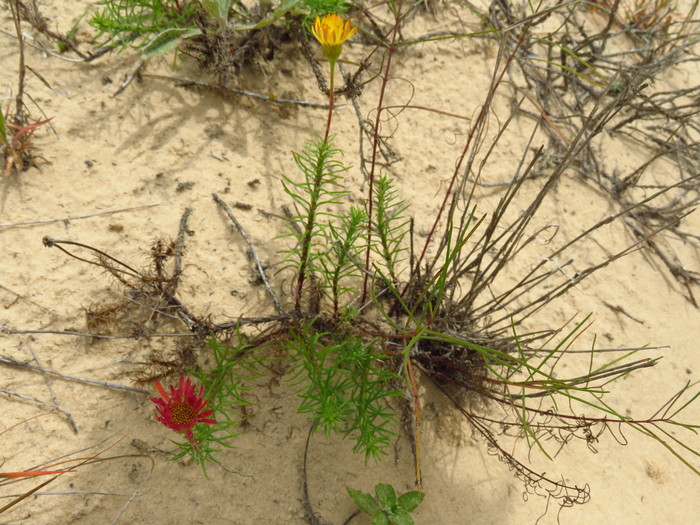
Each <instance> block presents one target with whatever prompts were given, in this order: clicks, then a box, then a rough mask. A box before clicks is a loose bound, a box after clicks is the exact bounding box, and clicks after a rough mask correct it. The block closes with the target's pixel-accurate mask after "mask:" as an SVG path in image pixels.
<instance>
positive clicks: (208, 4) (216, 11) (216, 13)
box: [202, 0, 231, 29]
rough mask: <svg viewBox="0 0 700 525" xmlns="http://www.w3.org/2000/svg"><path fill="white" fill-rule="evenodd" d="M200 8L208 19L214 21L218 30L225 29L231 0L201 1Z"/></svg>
mask: <svg viewBox="0 0 700 525" xmlns="http://www.w3.org/2000/svg"><path fill="white" fill-rule="evenodd" d="M202 7H203V8H204V10H205V11H206V12H207V14H208V15H209V16H210V17H212V18H214V19H216V21H217V22H218V23H219V27H220V28H222V29H223V28H224V27H226V24H228V12H229V11H230V10H231V0H202Z"/></svg>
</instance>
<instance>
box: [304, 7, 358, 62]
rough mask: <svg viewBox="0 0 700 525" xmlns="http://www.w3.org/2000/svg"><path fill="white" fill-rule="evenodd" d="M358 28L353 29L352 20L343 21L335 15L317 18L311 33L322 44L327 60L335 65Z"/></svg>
mask: <svg viewBox="0 0 700 525" xmlns="http://www.w3.org/2000/svg"><path fill="white" fill-rule="evenodd" d="M355 31H357V27H352V24H351V23H350V20H343V19H342V18H341V17H340V16H338V15H336V14H335V13H331V14H329V15H326V16H324V17H323V18H321V17H318V16H317V17H316V20H314V24H313V25H312V26H311V32H312V33H313V35H314V36H315V37H316V40H318V41H319V43H320V44H321V50H322V51H323V54H324V55H326V58H327V59H328V60H330V61H331V62H333V63H335V62H336V60H338V57H339V56H340V53H341V51H342V50H343V43H344V42H345V41H346V40H347V39H348V38H350V37H351V36H352V35H354V34H355Z"/></svg>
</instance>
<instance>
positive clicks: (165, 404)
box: [151, 376, 216, 441]
mask: <svg viewBox="0 0 700 525" xmlns="http://www.w3.org/2000/svg"><path fill="white" fill-rule="evenodd" d="M156 389H157V390H158V393H159V394H160V396H161V397H153V398H151V401H153V402H154V403H155V404H156V410H157V411H158V413H157V414H156V419H157V420H158V421H160V422H161V423H163V424H164V425H165V426H166V427H168V428H171V429H173V430H174V431H176V432H182V433H185V434H186V435H187V439H189V440H190V441H191V440H192V439H193V434H192V429H193V428H194V426H195V425H196V424H197V423H206V424H208V425H213V424H215V423H216V420H215V419H210V418H209V416H211V415H212V414H213V413H214V411H213V410H205V408H206V406H207V402H206V401H204V400H203V399H202V391H203V390H204V387H199V393H195V387H194V385H193V384H192V383H191V382H190V380H189V379H185V377H184V376H180V381H179V383H178V385H177V388H175V387H174V386H172V385H171V386H170V394H168V393H167V392H166V391H165V389H164V388H163V387H162V386H161V384H160V383H159V382H158V381H156Z"/></svg>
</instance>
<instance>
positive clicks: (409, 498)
mask: <svg viewBox="0 0 700 525" xmlns="http://www.w3.org/2000/svg"><path fill="white" fill-rule="evenodd" d="M424 497H425V492H418V491H417V490H413V491H411V492H406V494H402V495H401V496H399V507H401V508H402V509H405V510H407V511H408V512H411V511H412V510H413V509H415V508H416V507H417V506H418V505H420V503H421V501H423V498H424Z"/></svg>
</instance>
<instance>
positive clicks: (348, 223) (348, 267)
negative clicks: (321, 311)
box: [318, 206, 367, 314]
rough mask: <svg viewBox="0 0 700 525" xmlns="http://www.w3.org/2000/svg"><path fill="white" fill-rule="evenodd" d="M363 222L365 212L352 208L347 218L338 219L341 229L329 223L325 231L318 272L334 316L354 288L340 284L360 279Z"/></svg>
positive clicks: (365, 217) (365, 215) (364, 222)
mask: <svg viewBox="0 0 700 525" xmlns="http://www.w3.org/2000/svg"><path fill="white" fill-rule="evenodd" d="M366 223H367V212H365V210H363V209H361V208H357V207H355V206H353V207H351V208H350V213H349V215H347V216H345V217H342V218H341V224H340V227H337V226H335V225H334V224H333V223H332V222H329V223H328V228H327V229H326V230H325V232H324V233H325V235H326V237H327V238H326V243H327V246H328V248H327V249H326V250H325V251H324V252H321V253H320V254H319V258H318V260H319V266H318V269H319V273H320V274H321V277H322V282H321V289H322V290H323V292H324V294H325V295H326V296H327V297H328V298H329V299H330V300H331V301H332V303H333V313H334V314H337V313H338V310H339V308H340V299H341V297H342V296H343V295H344V294H346V293H347V292H351V291H353V290H354V287H353V286H344V285H343V283H344V282H349V281H352V279H353V278H355V277H359V274H360V270H359V268H358V266H359V261H360V257H361V256H362V251H363V249H364V242H363V237H364V226H365V225H366Z"/></svg>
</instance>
